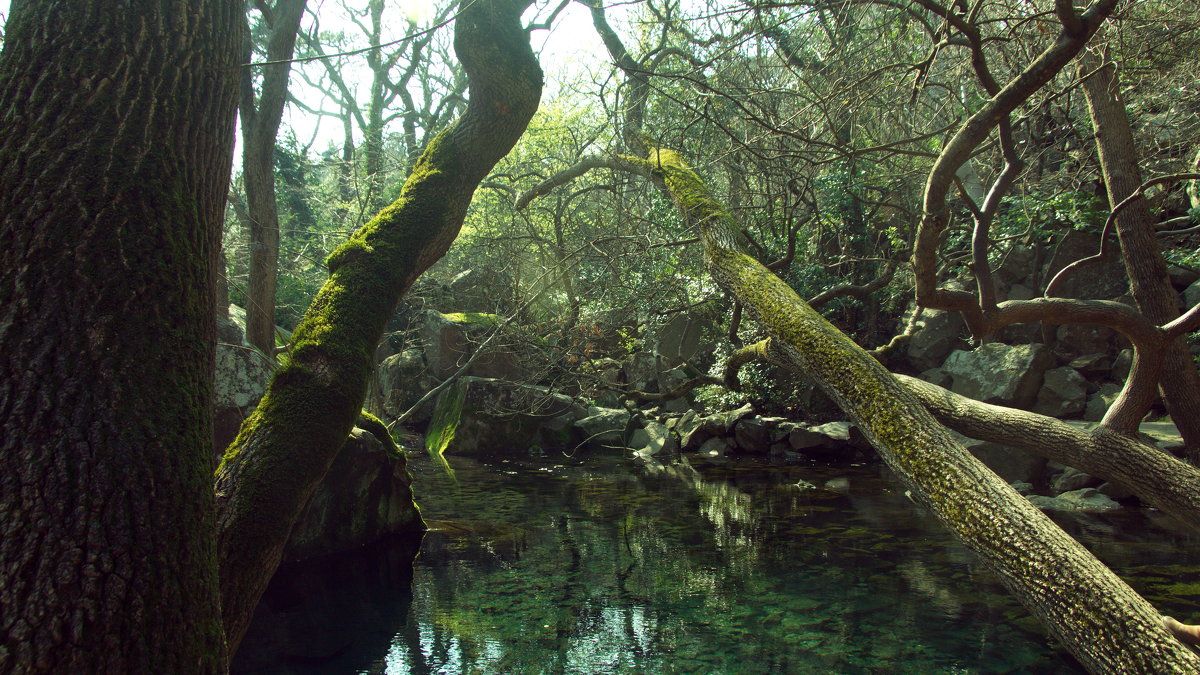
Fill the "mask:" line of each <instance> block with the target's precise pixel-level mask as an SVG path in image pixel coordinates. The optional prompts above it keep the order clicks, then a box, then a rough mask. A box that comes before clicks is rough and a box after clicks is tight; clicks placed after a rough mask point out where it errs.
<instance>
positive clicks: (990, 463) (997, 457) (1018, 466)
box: [951, 432, 1046, 484]
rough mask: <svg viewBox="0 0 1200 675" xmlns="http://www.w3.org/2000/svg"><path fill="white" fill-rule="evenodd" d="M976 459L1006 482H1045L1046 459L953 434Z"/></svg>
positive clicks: (997, 444) (1005, 446) (1004, 446)
mask: <svg viewBox="0 0 1200 675" xmlns="http://www.w3.org/2000/svg"><path fill="white" fill-rule="evenodd" d="M951 434H952V435H953V436H954V437H955V438H956V439H958V441H959V442H960V443H962V444H963V446H964V447H966V449H967V450H968V451H970V453H971V454H972V455H975V458H976V459H978V460H979V461H981V462H983V463H984V464H985V465H987V467H988V468H989V469H991V470H992V471H993V472H994V473H995V474H996V475H997V476H1000V477H1001V478H1003V479H1004V480H1005V482H1008V483H1013V482H1022V483H1033V484H1042V483H1044V482H1045V473H1046V458H1045V457H1038V456H1037V455H1034V454H1033V453H1030V452H1026V451H1024V450H1018V449H1017V448H1012V447H1009V446H1007V445H1001V444H1000V443H992V442H990V441H981V440H977V439H974V438H968V437H967V436H963V435H962V434H959V433H958V432H951Z"/></svg>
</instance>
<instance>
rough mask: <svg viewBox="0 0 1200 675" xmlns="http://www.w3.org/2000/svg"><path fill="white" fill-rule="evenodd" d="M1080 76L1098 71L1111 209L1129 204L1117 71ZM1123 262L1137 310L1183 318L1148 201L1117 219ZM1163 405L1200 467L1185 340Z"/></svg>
mask: <svg viewBox="0 0 1200 675" xmlns="http://www.w3.org/2000/svg"><path fill="white" fill-rule="evenodd" d="M1079 65H1080V72H1081V74H1086V73H1090V72H1092V71H1093V70H1094V71H1095V72H1094V73H1093V74H1092V75H1091V76H1090V77H1087V78H1086V79H1084V81H1083V91H1084V94H1085V96H1086V97H1087V102H1088V110H1089V111H1090V112H1091V116H1092V125H1093V126H1094V127H1095V130H1096V148H1097V149H1098V151H1099V154H1100V167H1101V169H1102V170H1103V172H1104V184H1105V186H1106V187H1107V188H1108V202H1109V206H1110V208H1115V207H1116V206H1117V204H1120V203H1121V202H1123V201H1125V199H1126V198H1128V197H1129V196H1130V195H1132V194H1133V193H1134V192H1136V191H1137V190H1138V188H1139V187H1141V184H1142V175H1141V171H1140V170H1139V169H1138V155H1137V146H1136V145H1135V143H1134V140H1133V131H1132V129H1130V127H1129V117H1128V116H1127V115H1126V112H1125V103H1124V101H1123V100H1122V99H1121V98H1120V92H1119V90H1118V87H1119V86H1120V85H1119V83H1118V80H1117V71H1116V67H1115V66H1114V65H1113V64H1112V63H1111V62H1108V63H1102V62H1101V57H1100V56H1098V55H1096V54H1094V53H1085V54H1084V57H1083V58H1081V59H1080V64H1079ZM1116 226H1117V237H1118V238H1119V239H1120V241H1121V258H1122V260H1123V261H1124V262H1125V271H1126V272H1127V273H1128V274H1129V286H1130V290H1131V291H1132V293H1133V299H1134V301H1135V302H1136V303H1137V306H1138V309H1140V310H1141V311H1142V313H1143V314H1145V315H1146V317H1147V318H1148V319H1150V320H1151V321H1153V322H1154V323H1156V324H1158V325H1163V324H1166V323H1169V322H1170V321H1171V320H1172V319H1174V318H1176V317H1178V316H1179V296H1178V295H1177V294H1176V293H1175V289H1174V288H1172V286H1171V278H1170V277H1169V276H1168V275H1167V264H1166V261H1165V260H1164V259H1163V256H1162V251H1161V250H1160V248H1159V246H1158V239H1157V238H1156V237H1155V234H1154V217H1153V216H1152V215H1151V214H1150V208H1149V206H1148V205H1147V204H1146V200H1145V199H1137V200H1135V201H1133V202H1132V203H1130V204H1129V205H1128V206H1126V207H1125V208H1124V209H1123V210H1122V211H1121V212H1120V213H1119V214H1117V217H1116ZM1159 389H1160V390H1161V392H1162V396H1163V402H1164V403H1166V405H1167V411H1168V412H1170V413H1171V419H1172V420H1173V421H1174V422H1175V425H1176V426H1177V427H1178V428H1179V433H1180V434H1181V435H1182V436H1183V440H1184V442H1185V444H1186V445H1187V449H1188V456H1189V458H1191V459H1192V461H1194V462H1197V461H1200V369H1197V368H1196V362H1195V361H1193V360H1192V355H1191V354H1190V353H1189V352H1188V349H1187V344H1186V343H1185V342H1184V339H1183V338H1179V339H1178V340H1175V341H1174V342H1173V343H1171V345H1170V346H1169V347H1168V348H1167V350H1166V353H1165V354H1163V367H1162V375H1161V379H1160V382H1159Z"/></svg>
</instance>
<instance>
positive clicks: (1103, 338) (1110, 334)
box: [1055, 324, 1117, 355]
mask: <svg viewBox="0 0 1200 675" xmlns="http://www.w3.org/2000/svg"><path fill="white" fill-rule="evenodd" d="M1055 335H1056V339H1057V340H1058V346H1059V347H1060V348H1062V349H1063V350H1064V351H1066V352H1068V353H1071V354H1076V355H1080V354H1097V353H1100V354H1107V353H1109V352H1111V351H1113V347H1114V345H1116V339H1117V333H1116V331H1114V330H1112V329H1111V328H1105V327H1104V326H1095V325H1091V324H1064V325H1062V326H1059V327H1058V331H1057V333H1056V334H1055Z"/></svg>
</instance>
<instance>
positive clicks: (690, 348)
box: [655, 314, 704, 368]
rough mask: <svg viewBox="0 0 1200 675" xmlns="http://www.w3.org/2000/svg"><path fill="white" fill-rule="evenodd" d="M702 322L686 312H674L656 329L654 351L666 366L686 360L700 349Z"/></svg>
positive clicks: (676, 364) (672, 365) (675, 364)
mask: <svg viewBox="0 0 1200 675" xmlns="http://www.w3.org/2000/svg"><path fill="white" fill-rule="evenodd" d="M703 329H704V322H702V321H701V320H700V319H699V318H698V317H695V316H690V315H688V314H676V315H675V316H673V317H671V320H670V321H668V322H667V323H666V325H664V326H663V327H662V328H660V329H659V330H658V339H657V341H656V344H655V351H657V352H658V354H659V356H661V357H662V360H663V364H664V365H665V366H667V367H668V368H670V367H674V366H678V365H680V364H683V363H686V362H688V361H689V360H690V359H692V358H693V357H694V356H695V355H696V353H697V352H698V351H699V350H700V337H701V333H702V332H703Z"/></svg>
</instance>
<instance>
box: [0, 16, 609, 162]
mask: <svg viewBox="0 0 1200 675" xmlns="http://www.w3.org/2000/svg"><path fill="white" fill-rule="evenodd" d="M353 1H354V0H351V2H353ZM386 1H387V5H386V8H385V10H384V18H385V23H386V19H387V17H388V16H392V17H394V18H395V19H399V20H395V21H394V22H391V23H390V24H388V25H390V26H391V30H390V31H388V30H387V29H385V34H384V36H383V40H384V41H385V42H387V41H390V40H395V39H397V38H400V37H403V35H404V34H405V32H406V30H407V26H406V25H405V24H406V23H407V22H406V21H404V20H403V19H401V17H403V18H408V17H412V18H414V19H416V20H417V21H418V22H423V21H426V20H428V19H429V17H430V16H432V15H433V13H434V3H432V2H430V0H386ZM10 2H11V0H0V27H2V26H3V23H4V20H5V19H7V17H8V9H9V4H10ZM363 4H365V3H363ZM536 4H537V5H547V4H548V5H549V7H542V8H541V9H542V10H543V12H549V11H551V9H552V8H553V7H554V6H555V5H557V2H552V3H546V2H538V3H536ZM629 6H630V5H629V4H627V3H626V2H617V3H615V4H614V5H613V6H612V7H610V9H609V14H610V17H609V20H610V22H612V23H613V24H614V25H616V26H620V25H621V20H622V15H624V14H625V13H626V12H627V11H628V7H629ZM536 9H538V7H537V6H535V7H533V8H531V11H530V12H529V13H527V14H526V16H525V22H526V23H527V24H528V23H531V22H533V21H534V20H535V15H534V10H536ZM308 10H309V12H311V13H315V14H316V15H317V17H318V18H319V20H320V22H321V24H320V25H321V28H322V30H345V31H346V32H347V33H348V34H356V33H359V32H360V31H359V29H358V28H357V27H356V26H354V25H353V24H352V23H350V22H349V21H348V20H347V19H346V18H345V17H344V16H343V10H342V8H341V7H340V3H339V2H338V1H337V0H309V2H308ZM536 20H537V21H538V22H541V21H544V20H545V19H544V16H543V17H537V18H536ZM305 25H306V26H308V25H311V17H306V19H305ZM0 30H2V28H0ZM442 30H445V31H449V30H452V26H446V27H445V28H443V29H442ZM618 30H620V28H618ZM532 42H533V48H534V51H536V52H538V54H539V56H540V60H541V62H542V68H543V69H544V70H545V71H546V92H545V96H544V98H546V99H549V98H552V97H553V96H554V95H555V94H556V93H557V92H558V91H559V83H560V82H562V81H563V80H565V79H567V78H570V77H573V76H576V75H578V74H580V73H583V72H586V71H587V70H588V69H589V68H592V67H596V66H598V65H600V64H606V63H607V62H608V54H607V52H606V51H605V50H604V45H603V43H602V42H601V41H600V38H599V37H598V36H597V35H596V31H595V30H594V29H593V28H592V23H591V17H590V15H589V12H588V9H587V7H584V6H583V5H580V4H579V3H576V2H572V3H570V5H568V6H567V8H566V9H564V10H563V11H562V12H561V13H559V15H558V17H557V18H556V20H555V22H554V26H553V28H552V29H551V30H549V31H545V30H539V31H535V32H534V33H533V35H532ZM354 59H356V60H357V61H358V66H357V67H355V66H354V65H349V66H348V67H347V68H346V70H344V73H345V74H346V75H347V76H348V77H349V78H350V79H353V80H360V84H363V83H365V82H366V79H367V77H366V67H365V63H366V61H365V56H357V57H354ZM313 72H316V71H315V70H314V71H313ZM292 86H293V90H294V91H295V92H296V93H297V94H300V95H301V96H302V100H304V101H306V102H308V103H310V104H311V105H314V106H315V105H317V104H318V101H316V100H313V99H314V97H315V95H314V94H312V93H311V92H309V93H307V94H303V93H301V89H302V88H303V84H302V83H301V82H299V78H297V77H296V76H295V75H293V76H292ZM284 124H285V125H289V126H292V127H293V128H295V129H296V134H297V136H298V137H299V138H300V140H301V142H306V141H307V140H308V138H309V137H311V135H312V134H313V132H314V130H316V122H315V120H313V119H311V116H310V115H308V114H307V113H303V112H302V111H299V110H295V109H294V108H293V109H291V110H289V111H288V112H287V113H286V114H285V118H284ZM341 134H342V131H341V129H340V128H339V125H337V124H335V123H332V120H325V121H324V123H323V124H321V126H320V128H319V134H318V136H317V142H316V143H314V146H313V147H314V149H317V150H320V149H324V148H325V147H326V146H327V145H328V143H330V142H340V141H341Z"/></svg>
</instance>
